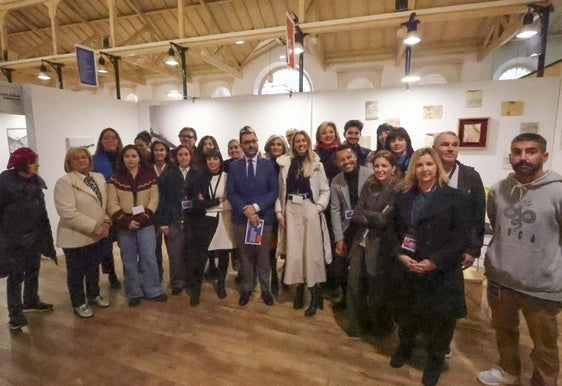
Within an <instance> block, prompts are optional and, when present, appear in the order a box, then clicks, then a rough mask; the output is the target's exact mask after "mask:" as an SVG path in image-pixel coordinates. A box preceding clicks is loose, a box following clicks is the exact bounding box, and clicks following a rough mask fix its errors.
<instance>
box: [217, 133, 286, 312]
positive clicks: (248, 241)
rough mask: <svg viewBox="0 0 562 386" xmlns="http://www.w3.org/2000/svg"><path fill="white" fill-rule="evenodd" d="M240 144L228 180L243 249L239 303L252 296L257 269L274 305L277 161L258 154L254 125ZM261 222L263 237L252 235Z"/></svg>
mask: <svg viewBox="0 0 562 386" xmlns="http://www.w3.org/2000/svg"><path fill="white" fill-rule="evenodd" d="M240 145H241V147H242V151H243V152H244V157H243V158H241V159H238V160H236V161H233V162H232V163H231V164H230V166H229V169H228V171H229V172H228V179H227V181H226V196H227V198H228V201H229V202H230V203H231V205H232V223H233V225H234V237H235V240H236V243H237V245H238V248H239V251H240V276H241V280H240V293H241V295H240V300H239V302H238V303H239V304H240V305H241V306H244V305H246V304H247V303H248V301H249V300H250V296H251V294H252V290H253V289H254V278H255V277H256V276H255V269H257V273H258V280H259V283H260V289H261V298H262V300H263V302H264V303H265V304H266V305H268V306H271V305H273V296H272V295H271V289H270V283H269V279H270V275H271V269H270V264H269V248H270V245H269V243H270V238H271V225H272V224H273V221H274V218H275V211H274V204H275V200H276V199H277V195H278V193H279V183H278V180H277V173H276V171H275V167H274V164H273V163H272V162H271V161H269V160H267V159H265V158H261V157H260V156H259V155H258V148H259V147H258V137H257V136H256V132H255V131H254V130H253V129H252V128H251V127H249V126H244V127H243V128H242V129H241V130H240ZM262 220H263V224H262V223H261V222H262ZM260 224H261V228H263V233H262V234H261V237H260V236H257V237H251V236H250V235H249V234H250V233H252V232H255V231H256V230H258V229H259V228H260ZM256 233H257V232H256ZM258 234H259V233H258Z"/></svg>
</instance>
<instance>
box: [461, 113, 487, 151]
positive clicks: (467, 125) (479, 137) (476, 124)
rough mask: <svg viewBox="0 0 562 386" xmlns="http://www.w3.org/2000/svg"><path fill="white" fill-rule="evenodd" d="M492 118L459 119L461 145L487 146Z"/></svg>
mask: <svg viewBox="0 0 562 386" xmlns="http://www.w3.org/2000/svg"><path fill="white" fill-rule="evenodd" d="M489 120H490V118H461V119H459V139H460V147H472V148H478V147H486V146H487V139H488V121H489Z"/></svg>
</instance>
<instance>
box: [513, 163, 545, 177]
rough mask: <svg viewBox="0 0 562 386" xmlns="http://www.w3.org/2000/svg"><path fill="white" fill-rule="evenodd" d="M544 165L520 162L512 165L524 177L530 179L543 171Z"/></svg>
mask: <svg viewBox="0 0 562 386" xmlns="http://www.w3.org/2000/svg"><path fill="white" fill-rule="evenodd" d="M542 166H543V163H542V162H537V163H536V164H532V163H529V162H519V163H517V164H512V165H511V167H512V168H513V170H514V171H515V173H517V175H520V176H522V177H529V176H532V175H534V174H535V173H536V172H538V171H539V170H541V169H542Z"/></svg>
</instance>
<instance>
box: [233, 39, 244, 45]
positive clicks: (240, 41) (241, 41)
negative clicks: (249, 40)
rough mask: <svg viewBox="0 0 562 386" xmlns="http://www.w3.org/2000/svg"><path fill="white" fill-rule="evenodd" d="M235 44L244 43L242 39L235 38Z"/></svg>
mask: <svg viewBox="0 0 562 386" xmlns="http://www.w3.org/2000/svg"><path fill="white" fill-rule="evenodd" d="M235 43H236V44H238V45H240V44H244V43H246V42H245V41H244V40H237V41H235Z"/></svg>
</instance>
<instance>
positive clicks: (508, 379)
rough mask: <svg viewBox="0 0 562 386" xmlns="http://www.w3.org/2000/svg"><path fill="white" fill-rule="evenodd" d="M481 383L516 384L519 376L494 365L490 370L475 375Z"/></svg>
mask: <svg viewBox="0 0 562 386" xmlns="http://www.w3.org/2000/svg"><path fill="white" fill-rule="evenodd" d="M476 378H477V379H478V382H480V383H482V384H483V385H490V386H500V385H518V384H519V377H518V376H516V375H511V374H509V373H507V372H505V371H504V370H503V369H502V368H501V367H499V366H494V367H492V368H491V369H490V370H486V371H482V372H481V373H479V374H478V376H477V377H476Z"/></svg>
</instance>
